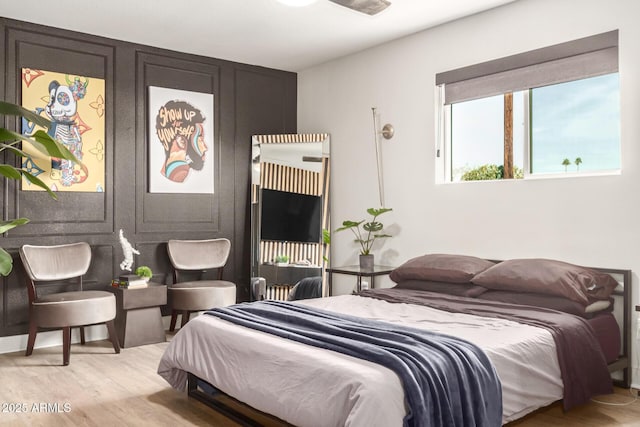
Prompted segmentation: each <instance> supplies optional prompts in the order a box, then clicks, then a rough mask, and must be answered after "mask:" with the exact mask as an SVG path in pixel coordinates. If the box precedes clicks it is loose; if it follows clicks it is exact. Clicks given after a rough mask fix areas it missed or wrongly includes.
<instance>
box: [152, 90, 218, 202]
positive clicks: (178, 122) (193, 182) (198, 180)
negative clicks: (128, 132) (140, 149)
mask: <svg viewBox="0 0 640 427" xmlns="http://www.w3.org/2000/svg"><path fill="white" fill-rule="evenodd" d="M213 102H214V99H213V94H211V93H202V92H191V91H186V90H177V89H169V88H162V87H156V86H149V103H148V105H149V108H148V114H149V128H148V139H149V141H148V148H149V151H148V152H149V192H151V193H200V194H213V192H214V162H213V141H214V125H213V122H214V115H213V114H214V105H213Z"/></svg>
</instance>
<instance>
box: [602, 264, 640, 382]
mask: <svg viewBox="0 0 640 427" xmlns="http://www.w3.org/2000/svg"><path fill="white" fill-rule="evenodd" d="M593 270H597V271H600V272H602V273H607V274H609V275H611V276H612V277H613V278H614V279H616V280H617V281H618V283H619V285H618V287H617V288H616V289H615V291H614V292H613V298H614V301H616V302H618V301H621V302H622V304H614V312H613V314H614V316H615V318H616V321H617V322H618V325H619V326H620V332H621V334H622V337H621V338H622V340H621V342H622V349H621V352H620V356H619V357H618V360H616V361H615V362H612V363H610V364H609V372H611V373H616V372H619V371H622V378H615V377H614V379H613V383H614V384H615V385H616V386H618V387H622V388H629V387H631V360H632V358H631V333H632V327H631V308H632V305H633V303H632V300H631V270H618V269H612V268H593ZM620 305H622V309H621V308H620Z"/></svg>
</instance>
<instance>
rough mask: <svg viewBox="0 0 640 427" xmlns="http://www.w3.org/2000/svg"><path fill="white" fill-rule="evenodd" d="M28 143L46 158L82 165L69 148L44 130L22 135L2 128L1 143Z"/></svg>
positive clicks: (0, 130) (0, 133) (0, 131)
mask: <svg viewBox="0 0 640 427" xmlns="http://www.w3.org/2000/svg"><path fill="white" fill-rule="evenodd" d="M16 140H20V141H26V142H29V143H31V145H33V147H34V148H35V149H36V150H38V151H39V152H41V153H42V154H44V155H46V156H51V157H59V158H61V159H66V160H71V161H72V162H74V163H77V164H82V162H81V161H80V160H78V159H77V158H76V156H74V155H73V154H72V153H71V151H69V149H68V148H67V147H65V146H64V145H63V144H61V143H60V142H58V141H56V140H55V139H53V138H52V137H51V135H49V134H48V133H46V132H45V131H43V130H38V131H36V132H35V133H34V134H33V135H31V136H28V135H22V134H21V133H17V132H14V131H11V130H8V129H4V128H0V141H16Z"/></svg>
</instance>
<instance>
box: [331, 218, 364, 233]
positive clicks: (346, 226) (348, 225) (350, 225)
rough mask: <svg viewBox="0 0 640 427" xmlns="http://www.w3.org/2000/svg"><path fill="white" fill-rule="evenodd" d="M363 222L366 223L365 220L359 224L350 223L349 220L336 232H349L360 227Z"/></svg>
mask: <svg viewBox="0 0 640 427" xmlns="http://www.w3.org/2000/svg"><path fill="white" fill-rule="evenodd" d="M363 222H364V220H362V221H359V222H355V221H349V220H347V221H343V222H342V227H340V228H338V229H337V230H336V231H342V230H348V229H350V228H354V227H358V226H360V224H362V223H363Z"/></svg>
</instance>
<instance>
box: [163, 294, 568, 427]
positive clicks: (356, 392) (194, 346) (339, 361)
mask: <svg viewBox="0 0 640 427" xmlns="http://www.w3.org/2000/svg"><path fill="white" fill-rule="evenodd" d="M295 303H296V304H307V305H310V306H313V307H316V308H320V309H324V310H329V311H334V312H337V313H344V314H350V315H356V316H361V317H365V318H369V319H375V320H380V321H384V322H390V323H397V324H401V325H405V326H410V327H415V328H421V329H427V330H432V331H436V332H441V333H444V334H449V335H454V336H457V337H460V338H463V339H466V340H468V341H470V342H472V343H474V344H476V345H478V346H479V347H481V348H482V349H483V350H484V351H485V353H486V354H487V356H488V357H489V358H490V359H491V362H492V363H493V365H494V367H495V369H496V371H497V373H498V376H499V377H500V381H501V385H502V394H503V416H502V421H503V423H506V422H509V421H512V420H515V419H517V418H520V417H522V416H524V415H525V414H527V413H529V412H531V411H533V410H535V409H537V408H540V407H543V406H546V405H548V404H550V403H552V402H554V401H557V400H559V399H562V396H563V385H562V380H561V374H560V367H559V364H558V358H557V355H556V348H555V343H554V340H553V338H552V336H551V334H550V333H549V332H548V331H546V330H544V329H541V328H537V327H534V326H529V325H523V324H520V323H516V322H512V321H509V320H504V319H495V318H485V317H479V316H474V315H469V314H463V313H450V312H445V311H441V310H437V309H434V308H430V307H425V306H417V305H411V304H392V303H388V302H386V301H382V300H378V299H374V298H364V297H360V296H356V295H341V296H335V297H329V298H319V299H312V300H302V301H297V302H295ZM187 372H191V373H193V374H194V375H196V376H198V377H199V378H201V379H203V380H205V381H207V382H209V383H210V384H213V385H214V386H215V387H217V388H218V389H220V390H221V391H223V392H225V393H227V394H229V395H230V396H232V397H234V398H236V399H238V400H241V401H242V402H245V403H247V404H248V405H250V406H252V407H254V408H256V409H258V410H261V411H263V412H267V413H269V414H272V415H274V416H276V417H279V418H281V419H283V420H285V421H287V422H289V423H291V424H294V425H299V426H311V425H313V426H319V425H321V426H343V425H344V426H361V425H369V426H400V425H402V419H403V417H404V415H405V413H406V408H405V405H404V391H403V388H402V384H401V383H400V380H399V379H398V377H397V375H396V374H395V373H393V372H392V371H390V370H389V369H387V368H384V367H382V366H380V365H377V364H374V363H370V362H366V361H363V360H359V359H355V358H353V357H350V356H347V355H343V354H339V353H335V352H332V351H330V350H324V349H318V348H315V347H309V346H306V345H304V344H300V343H296V342H293V341H290V340H287V339H283V338H279V337H275V336H272V335H269V334H265V333H261V332H258V331H255V330H252V329H247V328H244V327H242V326H237V325H234V324H231V323H229V322H226V321H224V320H221V319H219V318H216V317H214V316H209V315H203V316H198V317H197V318H195V319H193V320H191V321H190V322H189V323H188V324H187V325H186V326H185V327H184V328H183V329H182V330H181V331H180V332H179V333H178V334H176V335H175V336H174V338H173V339H172V341H171V342H170V344H169V346H168V348H167V350H166V351H165V353H164V355H163V357H162V359H161V361H160V364H159V367H158V373H159V374H160V375H161V376H162V377H163V378H165V379H166V380H167V381H168V382H169V384H171V385H172V386H173V387H174V388H176V389H178V390H184V389H185V387H186V378H187ZM523 379H526V380H523ZM380 408H384V409H383V410H381V409H380Z"/></svg>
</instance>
